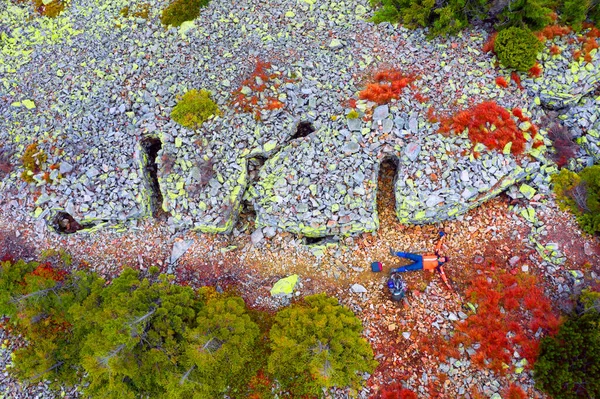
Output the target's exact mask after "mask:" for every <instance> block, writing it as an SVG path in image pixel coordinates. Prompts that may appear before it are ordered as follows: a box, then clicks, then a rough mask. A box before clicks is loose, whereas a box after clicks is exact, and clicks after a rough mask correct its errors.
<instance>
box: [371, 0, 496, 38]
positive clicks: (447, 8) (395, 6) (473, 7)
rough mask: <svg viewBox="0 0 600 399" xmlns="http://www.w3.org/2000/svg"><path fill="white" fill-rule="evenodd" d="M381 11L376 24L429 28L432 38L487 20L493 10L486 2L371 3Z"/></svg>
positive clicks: (397, 0)
mask: <svg viewBox="0 0 600 399" xmlns="http://www.w3.org/2000/svg"><path fill="white" fill-rule="evenodd" d="M370 3H371V6H372V7H380V8H379V9H378V10H377V11H375V14H374V15H373V18H372V19H371V20H372V21H373V22H375V23H381V22H391V23H397V22H400V23H403V24H405V25H406V27H408V28H413V29H414V28H417V27H429V28H430V32H429V36H430V37H433V36H439V35H447V34H454V33H457V32H459V31H460V30H462V29H463V28H465V27H467V26H468V24H469V21H470V20H473V19H477V18H480V19H481V18H484V17H485V14H486V13H487V10H488V8H489V6H488V5H487V1H486V0H470V1H465V0H447V1H443V2H437V1H435V0H370Z"/></svg>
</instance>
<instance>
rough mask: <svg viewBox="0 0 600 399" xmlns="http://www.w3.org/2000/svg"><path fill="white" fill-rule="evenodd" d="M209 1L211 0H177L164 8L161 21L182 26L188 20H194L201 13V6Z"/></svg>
mask: <svg viewBox="0 0 600 399" xmlns="http://www.w3.org/2000/svg"><path fill="white" fill-rule="evenodd" d="M208 3H209V0H175V1H173V2H172V3H171V4H169V5H168V6H167V8H165V9H164V10H163V12H162V14H161V16H160V22H162V24H163V25H166V26H169V25H171V26H180V25H181V24H182V23H184V22H186V21H193V20H194V19H196V18H198V15H200V8H202V7H206V6H207V5H208Z"/></svg>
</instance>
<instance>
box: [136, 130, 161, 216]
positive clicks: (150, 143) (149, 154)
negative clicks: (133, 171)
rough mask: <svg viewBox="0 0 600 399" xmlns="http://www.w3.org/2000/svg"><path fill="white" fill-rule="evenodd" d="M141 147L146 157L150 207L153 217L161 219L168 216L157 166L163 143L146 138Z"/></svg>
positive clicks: (155, 139) (153, 138) (141, 141)
mask: <svg viewBox="0 0 600 399" xmlns="http://www.w3.org/2000/svg"><path fill="white" fill-rule="evenodd" d="M140 147H141V149H142V151H143V152H144V154H145V155H146V157H144V158H143V159H144V160H145V163H146V164H145V165H144V169H145V172H146V173H145V176H146V178H147V180H148V188H149V189H150V197H151V198H150V207H151V209H152V216H154V217H155V218H160V217H162V216H165V215H166V212H165V211H163V208H162V204H163V196H162V193H161V192H160V185H159V184H158V166H157V164H156V157H157V156H158V152H159V151H160V150H161V148H162V142H161V141H160V139H158V138H155V137H144V138H143V139H142V140H140Z"/></svg>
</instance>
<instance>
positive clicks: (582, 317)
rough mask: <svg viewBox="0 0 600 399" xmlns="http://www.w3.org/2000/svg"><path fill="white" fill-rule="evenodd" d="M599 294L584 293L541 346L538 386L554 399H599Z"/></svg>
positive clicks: (536, 371) (536, 374) (536, 376)
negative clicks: (567, 316)
mask: <svg viewBox="0 0 600 399" xmlns="http://www.w3.org/2000/svg"><path fill="white" fill-rule="evenodd" d="M599 375H600V293H599V292H594V291H591V290H584V291H583V292H582V294H581V296H580V299H579V306H578V307H577V308H576V310H575V312H574V314H572V315H571V316H570V317H569V319H568V320H567V321H566V322H565V323H564V324H563V325H562V326H561V327H560V329H559V330H558V333H557V334H556V335H555V336H553V337H546V338H544V339H543V340H542V342H541V345H540V356H539V358H538V360H537V362H536V364H535V367H534V378H535V384H536V387H537V388H539V389H541V390H542V391H545V392H546V393H548V394H549V395H551V396H552V397H553V398H555V399H577V398H597V397H600V379H599V378H597V376H599Z"/></svg>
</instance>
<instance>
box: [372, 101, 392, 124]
mask: <svg viewBox="0 0 600 399" xmlns="http://www.w3.org/2000/svg"><path fill="white" fill-rule="evenodd" d="M389 114H390V110H389V108H388V106H387V105H380V106H379V107H377V108H375V110H374V111H373V120H374V121H381V120H383V119H385V118H387V116H388V115H389Z"/></svg>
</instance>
